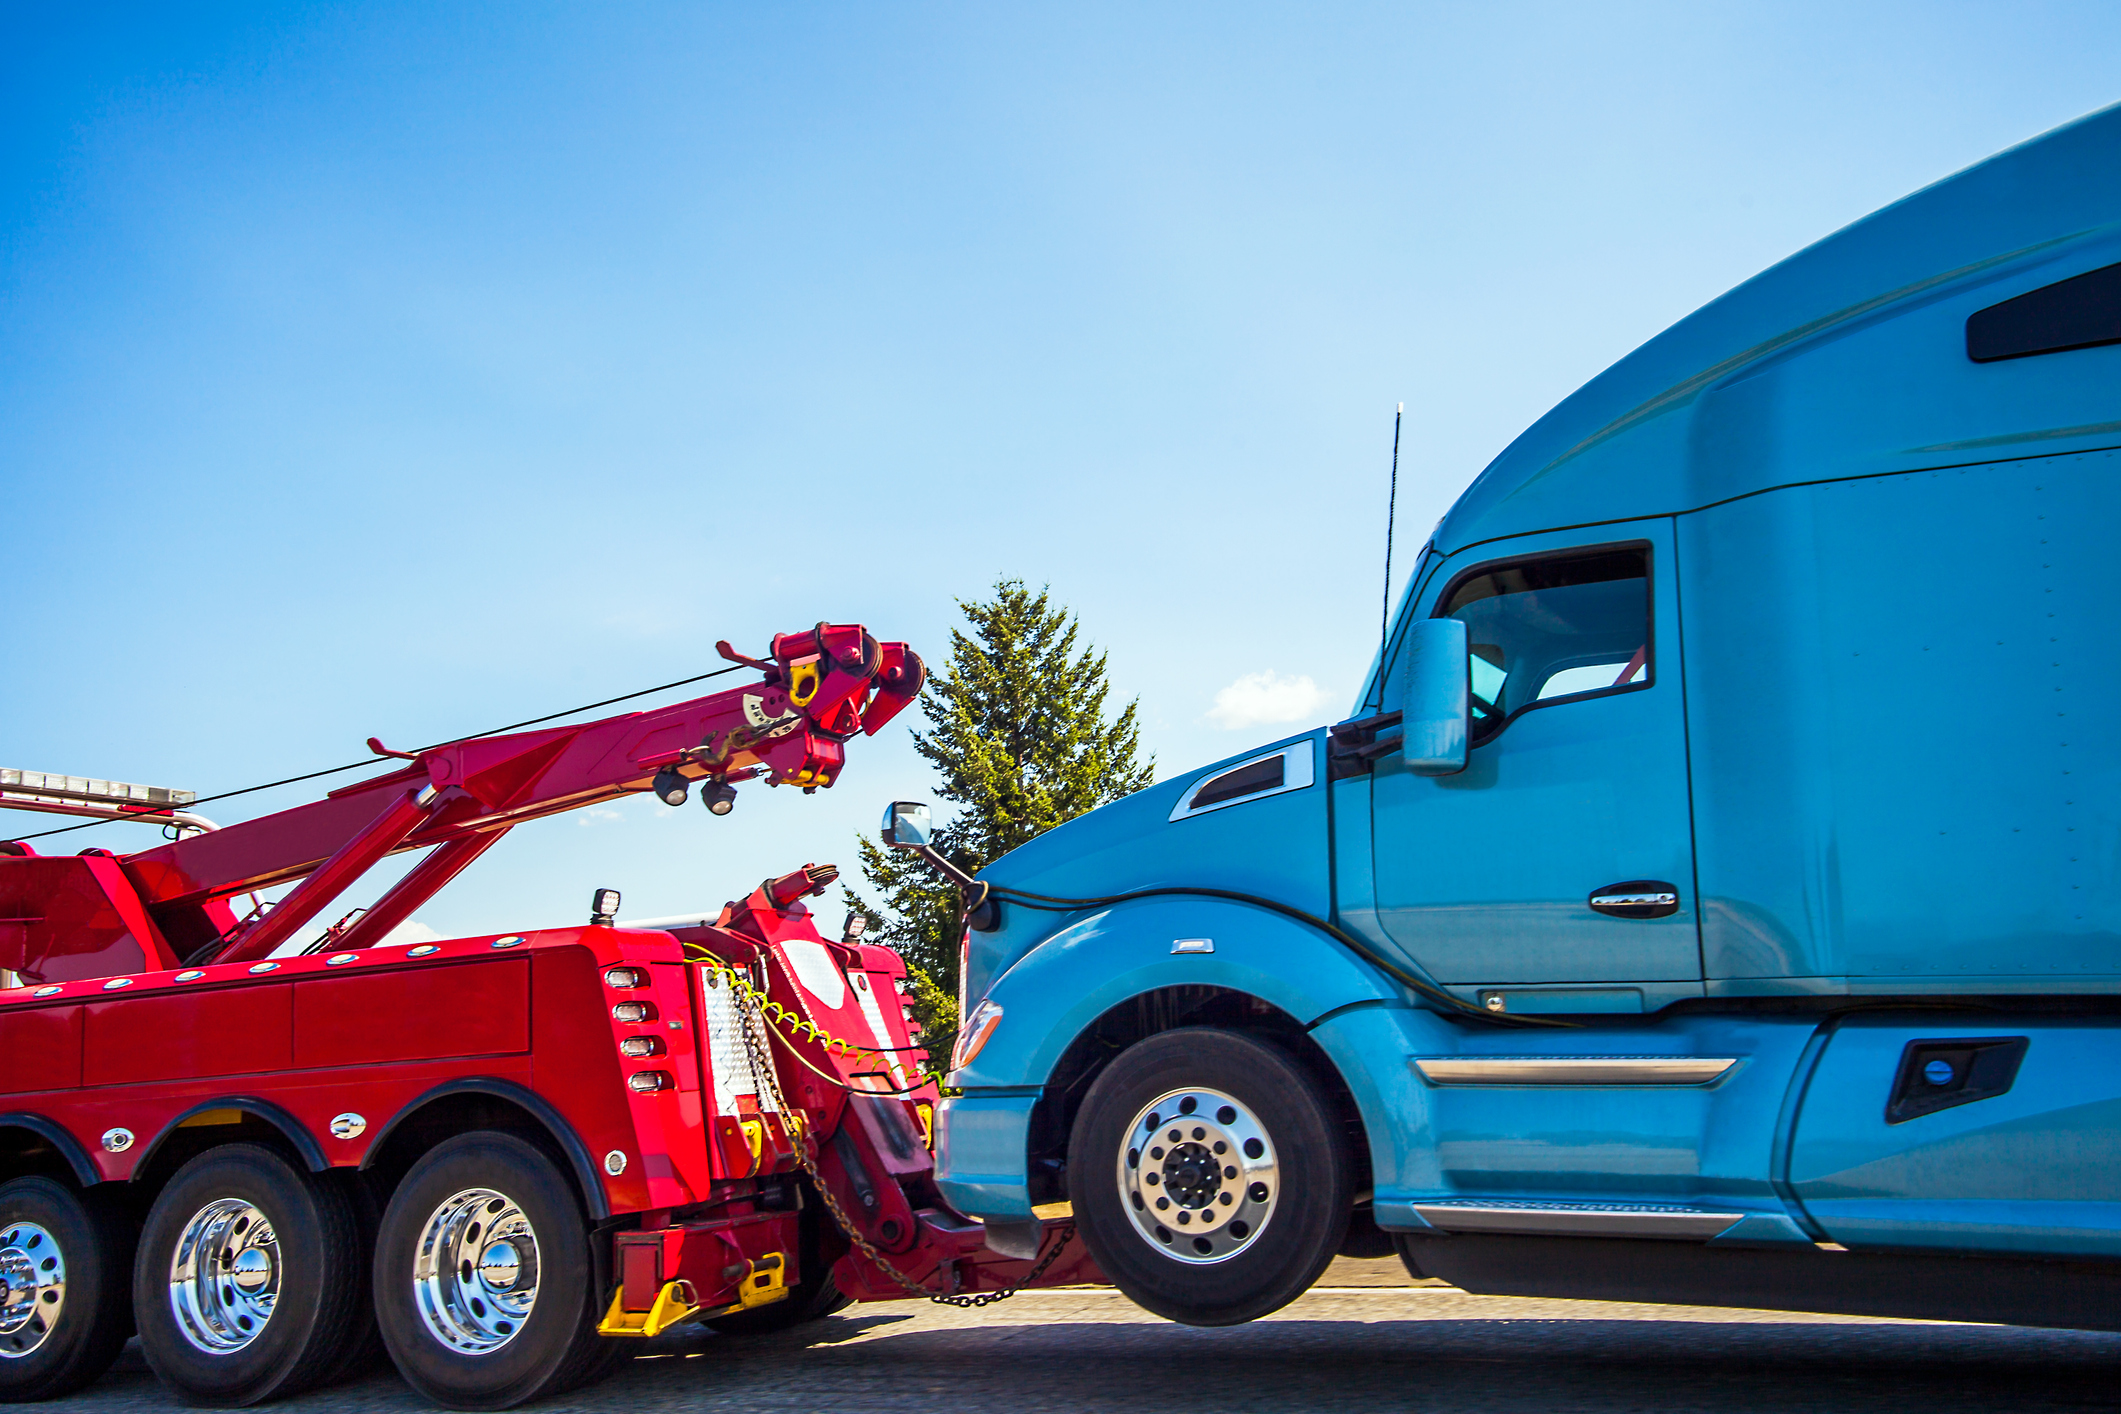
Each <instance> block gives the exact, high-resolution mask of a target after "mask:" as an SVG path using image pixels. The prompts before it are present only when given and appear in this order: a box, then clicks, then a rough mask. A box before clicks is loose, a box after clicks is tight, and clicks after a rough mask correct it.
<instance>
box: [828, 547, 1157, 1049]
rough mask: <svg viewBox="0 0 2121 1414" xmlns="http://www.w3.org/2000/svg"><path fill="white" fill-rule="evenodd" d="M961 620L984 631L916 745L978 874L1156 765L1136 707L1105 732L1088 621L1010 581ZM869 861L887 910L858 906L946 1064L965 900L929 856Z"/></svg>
mask: <svg viewBox="0 0 2121 1414" xmlns="http://www.w3.org/2000/svg"><path fill="white" fill-rule="evenodd" d="M958 607H959V608H960V609H962V610H963V611H964V614H965V619H966V621H967V625H968V627H969V628H970V630H971V631H970V633H969V634H968V633H966V632H964V631H960V630H953V631H952V633H951V635H950V661H949V664H948V666H947V667H945V668H944V669H943V670H942V671H941V672H939V673H937V674H935V675H934V676H933V677H931V678H930V679H929V683H928V689H927V691H926V692H925V693H924V694H923V695H922V697H921V704H920V705H921V713H922V715H923V716H925V717H926V718H927V719H928V721H929V723H930V726H931V729H930V730H929V731H926V732H921V731H916V732H914V733H913V744H914V748H915V749H916V750H917V751H919V752H920V754H921V755H922V756H923V757H925V758H926V759H927V761H928V762H929V764H931V765H933V766H934V767H935V769H936V772H937V774H938V777H939V780H938V782H937V785H936V788H935V794H936V796H937V797H938V798H939V799H941V800H943V801H947V802H948V803H950V804H952V805H955V806H957V807H958V810H957V813H956V816H955V818H953V819H952V820H951V822H950V823H949V824H948V825H945V826H942V827H941V828H939V829H938V830H937V831H936V838H935V840H934V845H935V848H936V849H937V850H938V851H940V852H941V853H942V854H943V855H944V856H945V857H946V858H948V859H949V860H950V861H951V862H952V863H953V864H956V865H957V866H958V867H959V868H961V869H963V870H965V871H966V872H967V873H972V874H976V873H978V872H979V871H980V870H981V869H983V868H985V867H986V866H987V865H988V864H991V863H992V862H993V861H995V860H997V859H999V858H1001V857H1002V856H1003V855H1004V854H1007V853H1008V852H1009V851H1010V850H1012V849H1014V848H1016V847H1017V846H1018V845H1020V844H1022V843H1024V842H1025V841H1026V840H1028V839H1031V838H1033V837H1034V836H1036V835H1039V834H1041V833H1043V832H1044V831H1046V830H1050V829H1052V828H1053V827H1054V826H1055V825H1058V824H1060V823H1061V822H1062V821H1064V820H1071V819H1073V818H1075V817H1076V816H1077V815H1080V814H1082V813H1083V812H1084V811H1087V810H1091V809H1094V808H1096V807H1097V806H1100V805H1103V804H1104V803H1105V802H1107V801H1111V800H1117V799H1119V798H1120V797H1121V796H1123V795H1127V794H1130V793H1132V792H1134V791H1137V790H1140V789H1141V788H1142V787H1143V786H1146V785H1148V784H1149V783H1150V782H1151V781H1153V780H1154V779H1155V778H1156V763H1155V761H1154V760H1153V759H1152V760H1147V761H1143V760H1139V759H1137V751H1138V749H1139V745H1140V743H1139V730H1138V728H1137V726H1136V723H1135V704H1134V703H1132V702H1130V703H1128V704H1127V705H1126V706H1125V707H1123V708H1121V709H1120V711H1119V713H1118V715H1117V716H1115V717H1113V718H1112V719H1111V720H1109V721H1108V720H1107V719H1106V715H1105V698H1106V695H1107V693H1108V690H1109V684H1108V683H1107V682H1106V680H1105V655H1104V654H1103V653H1100V652H1098V651H1096V650H1095V649H1094V648H1092V647H1091V646H1090V645H1088V644H1082V645H1081V646H1080V647H1078V638H1079V628H1078V625H1077V622H1076V618H1075V615H1073V614H1072V613H1070V612H1069V611H1068V610H1067V608H1066V607H1065V606H1063V605H1059V604H1055V603H1053V602H1052V597H1051V594H1050V592H1049V591H1048V590H1045V589H1041V590H1039V591H1038V593H1036V594H1033V593H1031V592H1030V591H1029V590H1028V589H1026V588H1025V587H1024V584H1023V581H1022V580H1016V579H1004V580H1001V581H998V582H997V583H996V584H995V586H994V597H993V598H992V599H990V600H986V601H975V602H969V603H968V602H966V601H965V600H962V599H961V600H959V601H958ZM861 861H862V872H863V874H864V875H865V876H866V877H867V878H868V880H869V884H870V887H871V888H872V889H874V890H875V892H876V895H877V896H878V897H879V899H880V900H881V904H882V906H881V908H878V907H872V906H871V905H869V904H868V903H866V902H865V901H864V900H863V899H862V898H860V897H859V896H857V895H856V894H855V893H854V892H853V891H852V890H849V891H848V892H847V903H848V905H849V906H850V907H852V908H855V909H857V910H859V911H860V912H862V913H864V914H866V915H867V916H868V918H869V921H870V927H871V928H872V929H873V930H874V934H873V936H875V937H876V938H877V939H878V941H881V942H883V943H885V944H887V945H889V946H891V947H893V948H896V949H897V950H898V951H899V952H900V953H901V954H903V955H904V956H905V958H906V962H907V970H908V972H909V973H910V974H911V977H912V983H913V996H912V998H911V1000H912V1002H913V1006H914V1014H915V1016H916V1018H917V1019H918V1020H919V1021H920V1022H921V1024H922V1025H923V1026H924V1027H925V1028H926V1029H927V1039H928V1040H930V1041H932V1042H933V1043H934V1044H935V1045H936V1047H937V1048H938V1050H937V1053H936V1054H935V1057H934V1059H935V1062H936V1063H937V1064H941V1063H942V1061H943V1059H944V1056H945V1055H947V1050H946V1049H944V1048H945V1047H947V1044H948V1041H949V1039H950V1037H951V1036H952V1035H953V1034H954V1033H955V1032H956V1030H957V983H958V976H957V973H958V939H959V937H960V936H961V927H962V925H961V924H960V922H959V918H960V912H959V910H960V908H961V903H960V900H959V898H958V892H957V889H956V888H955V887H954V886H952V885H951V884H949V883H948V882H946V881H945V880H942V879H940V878H938V877H937V876H936V874H935V872H934V871H933V870H932V869H930V868H929V867H928V866H927V865H926V864H925V863H924V862H922V861H921V859H920V858H919V857H917V856H915V855H912V854H907V853H902V852H899V851H895V850H885V849H882V848H880V847H878V846H877V845H876V844H875V843H873V842H872V841H870V840H869V839H867V838H864V839H863V840H862V841H861Z"/></svg>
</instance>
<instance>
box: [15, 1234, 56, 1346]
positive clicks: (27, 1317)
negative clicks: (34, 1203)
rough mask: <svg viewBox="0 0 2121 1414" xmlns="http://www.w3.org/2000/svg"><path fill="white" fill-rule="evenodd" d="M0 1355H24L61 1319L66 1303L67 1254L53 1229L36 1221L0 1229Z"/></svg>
mask: <svg viewBox="0 0 2121 1414" xmlns="http://www.w3.org/2000/svg"><path fill="white" fill-rule="evenodd" d="M0 1281H4V1282H5V1283H6V1290H5V1294H4V1296H0V1359H8V1360H19V1359H20V1358H22V1357H23V1356H25V1355H27V1354H29V1353H30V1352H31V1351H33V1350H35V1349H37V1347H39V1346H41V1345H43V1344H44V1342H45V1339H46V1338H47V1337H49V1336H50V1335H51V1333H52V1329H53V1327H54V1326H56V1325H57V1324H58V1322H59V1313H60V1311H62V1310H64V1309H65V1306H66V1258H65V1257H64V1255H63V1254H61V1253H60V1251H59V1244H58V1242H57V1241H56V1240H54V1238H53V1237H52V1235H51V1233H50V1232H48V1231H46V1230H45V1229H44V1228H43V1227H40V1226H39V1225H38V1224H36V1223H29V1222H23V1223H11V1224H9V1225H8V1226H7V1227H6V1228H5V1229H4V1230H0Z"/></svg>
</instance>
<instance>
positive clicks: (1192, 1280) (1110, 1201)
mask: <svg viewBox="0 0 2121 1414" xmlns="http://www.w3.org/2000/svg"><path fill="white" fill-rule="evenodd" d="M1350 1183H1351V1178H1350V1165H1349V1162H1348V1156H1347V1152H1346V1147H1345V1141H1344V1140H1343V1138H1342V1136H1341V1133H1340V1127H1339V1126H1338V1125H1336V1124H1335V1123H1334V1121H1333V1118H1332V1107H1331V1105H1330V1104H1329V1103H1328V1102H1327V1099H1326V1096H1325V1094H1324V1093H1323V1091H1322V1090H1321V1088H1320V1086H1319V1085H1318V1083H1317V1082H1316V1081H1315V1080H1313V1079H1312V1078H1311V1076H1310V1075H1309V1074H1308V1073H1306V1072H1305V1070H1304V1069H1303V1067H1301V1066H1300V1065H1298V1064H1297V1063H1296V1062H1295V1061H1293V1060H1292V1059H1291V1058H1290V1057H1289V1056H1288V1055H1287V1054H1286V1053H1285V1052H1283V1051H1282V1050H1280V1049H1279V1048H1277V1047H1275V1046H1274V1045H1272V1044H1271V1043H1269V1042H1266V1041H1263V1040H1260V1039H1258V1038H1256V1037H1253V1036H1248V1035H1243V1034H1240V1033H1237V1032H1233V1031H1219V1030H1214V1029H1210V1028H1207V1027H1188V1028H1185V1029H1182V1030H1177V1031H1166V1032H1163V1033H1161V1034H1159V1035H1155V1036H1151V1037H1150V1038H1149V1039H1147V1040H1146V1041H1141V1042H1138V1043H1137V1044H1135V1045H1133V1046H1131V1047H1129V1048H1128V1049H1126V1050H1125V1051H1122V1052H1121V1053H1120V1054H1119V1056H1118V1058H1117V1059H1115V1060H1114V1061H1113V1062H1112V1063H1111V1064H1110V1065H1109V1066H1107V1067H1106V1068H1105V1071H1104V1073H1103V1074H1102V1075H1100V1076H1098V1078H1097V1081H1096V1083H1094V1084H1093V1085H1091V1087H1090V1093H1089V1094H1088V1095H1086V1096H1084V1097H1083V1105H1082V1108H1081V1109H1080V1110H1079V1111H1077V1113H1076V1116H1075V1126H1074V1129H1073V1131H1072V1132H1071V1133H1070V1135H1069V1138H1068V1190H1069V1198H1070V1199H1071V1201H1072V1202H1073V1203H1074V1207H1075V1222H1076V1227H1077V1228H1078V1230H1079V1231H1080V1232H1081V1233H1082V1236H1083V1241H1084V1242H1085V1243H1086V1244H1087V1245H1088V1247H1089V1249H1090V1254H1091V1255H1092V1256H1093V1257H1095V1258H1096V1259H1097V1264H1098V1266H1099V1267H1100V1268H1102V1269H1103V1271H1104V1273H1105V1275H1106V1276H1107V1277H1109V1278H1110V1279H1111V1281H1112V1284H1113V1285H1114V1286H1117V1287H1118V1288H1119V1289H1120V1290H1121V1291H1122V1292H1124V1293H1126V1294H1127V1296H1129V1297H1130V1298H1132V1299H1133V1300H1134V1302H1135V1303H1136V1304H1137V1305H1139V1306H1142V1307H1145V1308H1146V1309H1148V1310H1150V1311H1154V1312H1155V1313H1156V1314H1157V1315H1159V1316H1165V1317H1168V1318H1169V1319H1171V1320H1174V1321H1182V1322H1184V1323H1185V1324H1187V1325H1190V1326H1227V1325H1235V1324H1237V1323H1238V1322H1240V1321H1249V1320H1252V1319H1253V1318H1254V1317H1257V1316H1264V1315H1266V1314H1267V1313H1268V1312H1269V1311H1273V1310H1277V1309H1279V1308H1280V1307H1282V1306H1285V1305H1287V1304H1288V1303H1289V1302H1290V1301H1293V1300H1294V1299H1295V1298H1296V1297H1298V1296H1300V1295H1302V1294H1303V1293H1304V1292H1305V1291H1306V1290H1308V1289H1309V1288H1310V1286H1311V1284H1312V1283H1313V1282H1315V1281H1317V1280H1318V1277H1319V1274H1320V1273H1321V1272H1323V1271H1325V1269H1326V1264H1327V1263H1328V1262H1330V1261H1332V1260H1333V1254H1334V1252H1335V1250H1336V1249H1338V1248H1339V1246H1340V1243H1341V1238H1342V1235H1343V1234H1344V1233H1345V1232H1346V1230H1347V1226H1348V1211H1349V1206H1350V1203H1351V1201H1352V1194H1351V1191H1350Z"/></svg>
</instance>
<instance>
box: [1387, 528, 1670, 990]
mask: <svg viewBox="0 0 2121 1414" xmlns="http://www.w3.org/2000/svg"><path fill="white" fill-rule="evenodd" d="M1672 540H1673V536H1672V526H1671V522H1670V520H1669V519H1667V518H1659V519H1655V520H1648V521H1640V522H1630V523H1627V524H1624V525H1609V526H1602V527H1598V528H1597V529H1595V530H1580V531H1574V532H1563V533H1546V534H1540V535H1529V536H1521V537H1517V538H1515V539H1512V540H1505V541H1501V542H1498V543H1490V544H1487V545H1483V546H1479V547H1476V548H1473V549H1468V550H1463V551H1460V552H1459V553H1457V554H1456V555H1453V556H1451V557H1450V558H1449V559H1448V560H1446V561H1444V562H1443V564H1442V565H1441V566H1439V567H1438V569H1437V570H1436V572H1435V573H1434V574H1433V575H1432V576H1431V577H1430V579H1429V583H1428V585H1427V587H1425V588H1424V590H1423V592H1422V597H1421V598H1420V599H1418V600H1416V603H1417V605H1418V606H1419V607H1418V608H1417V609H1416V612H1417V613H1420V614H1423V615H1424V616H1438V615H1448V616H1450V617H1455V618H1460V619H1463V620H1465V622H1466V624H1467V627H1468V638H1469V640H1470V643H1471V647H1472V664H1471V666H1472V674H1473V693H1474V704H1473V747H1472V750H1471V753H1470V756H1469V765H1468V766H1467V768H1466V770H1465V771H1464V772H1463V773H1461V774H1459V775H1456V776H1419V775H1415V774H1413V773H1411V772H1409V771H1408V770H1407V769H1406V768H1405V766H1404V764H1403V763H1402V762H1401V761H1400V759H1399V758H1398V757H1397V756H1390V757H1386V758H1385V759H1384V760H1383V761H1382V762H1381V763H1380V764H1379V766H1378V769H1377V772H1376V775H1375V777H1374V779H1373V782H1372V794H1371V811H1372V835H1371V840H1372V849H1373V867H1374V869H1375V881H1376V899H1377V907H1378V912H1379V915H1380V921H1381V922H1382V924H1383V926H1384V927H1385V929H1386V930H1387V931H1388V932H1389V933H1390V934H1391V936H1392V937H1393V939H1394V941H1396V942H1397V943H1399V944H1400V946H1401V947H1403V948H1404V949H1405V950H1406V951H1407V953H1408V954H1409V955H1410V956H1412V957H1413V958H1414V959H1415V960H1416V961H1417V962H1419V963H1420V964H1421V966H1423V967H1424V968H1425V969H1427V971H1428V972H1429V973H1430V975H1431V976H1433V977H1435V978H1436V979H1437V980H1439V981H1441V982H1443V983H1445V984H1446V985H1449V986H1452V987H1454V988H1458V989H1461V990H1465V989H1471V991H1472V992H1473V993H1474V994H1475V995H1476V996H1478V997H1479V998H1480V999H1481V1000H1482V1001H1483V1002H1484V1003H1485V1004H1486V1005H1488V1006H1490V1007H1493V1008H1498V1009H1505V1010H1516V1011H1522V1010H1550V1011H1551V1010H1601V1011H1603V1010H1610V1011H1636V1010H1643V1009H1651V1008H1654V1007H1655V1006H1658V1005H1663V1004H1665V1003H1666V1002H1668V1001H1670V1000H1673V999H1675V997H1676V996H1679V995H1697V994H1698V993H1699V990H1700V979H1701V953H1700V943H1699V938H1698V931H1697V928H1696V923H1695V917H1696V915H1695V911H1694V898H1693V883H1694V856H1693V838H1692V825H1691V819H1690V813H1689V802H1688V794H1687V790H1688V787H1687V751H1686V720H1685V711H1684V700H1683V697H1682V693H1681V687H1680V672H1679V605H1678V598H1677V588H1676V584H1677V576H1676V575H1675V574H1674V573H1673V572H1672V569H1673V566H1672V555H1673V549H1672ZM1387 701H1388V702H1390V701H1392V698H1390V697H1388V698H1387ZM1594 899H1597V900H1601V902H1600V904H1599V907H1598V908H1594V907H1593V902H1594ZM1615 899H1635V900H1637V901H1636V902H1633V903H1621V902H1615V901H1614V900H1615ZM1644 900H1647V901H1644ZM1547 984H1564V985H1562V986H1559V987H1557V988H1556V989H1555V990H1554V991H1552V992H1549V993H1545V994H1542V993H1541V992H1540V990H1539V989H1540V988H1541V987H1542V986H1544V985H1547ZM1584 984H1610V985H1609V986H1607V987H1602V988H1601V987H1595V986H1594V987H1586V986H1585V985H1584ZM1646 984H1650V985H1646ZM1656 984H1662V985H1656ZM1675 984H1676V985H1675ZM1528 988H1529V989H1530V990H1527V989H1528Z"/></svg>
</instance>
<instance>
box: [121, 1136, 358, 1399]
mask: <svg viewBox="0 0 2121 1414" xmlns="http://www.w3.org/2000/svg"><path fill="white" fill-rule="evenodd" d="M361 1257H362V1252H361V1243H360V1235H359V1230H358V1228H357V1227H356V1224H355V1221H354V1213H353V1209H352V1206H351V1205H350V1204H349V1203H348V1202H347V1199H346V1194H345V1190H344V1188H343V1187H342V1186H341V1185H340V1184H339V1183H338V1182H336V1181H335V1180H334V1177H333V1176H332V1175H324V1174H310V1173H306V1172H304V1171H302V1170H301V1169H299V1168H297V1167H296V1166H295V1165H294V1163H293V1162H291V1161H290V1160H288V1159H287V1158H285V1157H283V1156H282V1155H281V1154H279V1153H278V1152H276V1151H274V1150H272V1149H267V1148H265V1147H263V1146H261V1145H257V1144H224V1145H221V1146H219V1147H218V1148H213V1149H209V1150H207V1151H206V1152H205V1153H203V1154H201V1155H199V1156H198V1157H197V1158H195V1159H193V1160H192V1161H191V1162H189V1163H187V1164H186V1165H184V1167H183V1168H180V1169H178V1170H177V1172H176V1176H175V1177H173V1178H171V1179H170V1181H169V1183H168V1185H167V1186H166V1187H164V1188H163V1190H162V1192H161V1195H160V1196H159V1197H157V1198H156V1199H155V1205H154V1207H153V1208H151V1209H150V1210H149V1211H148V1215H147V1223H146V1225H145V1227H143V1228H142V1230H141V1233H140V1251H139V1256H138V1258H137V1259H136V1260H135V1262H134V1264H133V1315H134V1319H135V1320H136V1321H137V1322H138V1324H139V1328H140V1350H141V1353H142V1354H143V1355H145V1356H146V1357H147V1363H148V1365H149V1367H150V1368H152V1369H153V1370H154V1372H155V1373H156V1374H157V1375H158V1376H160V1377H161V1379H162V1382H163V1383H164V1384H166V1385H168V1386H169V1387H170V1388H172V1389H174V1390H175V1391H176V1392H177V1393H178V1394H180V1395H182V1396H183V1397H184V1398H185V1399H187V1400H189V1401H190V1402H192V1403H194V1404H211V1405H238V1406H240V1405H250V1404H256V1403H259V1402H260V1401H262V1400H267V1399H274V1398H279V1397H283V1396H286V1395H291V1394H298V1393H300V1392H301V1391H303V1390H306V1389H309V1388H311V1387H313V1386H315V1385H317V1384H319V1383H321V1382H322V1381H323V1380H324V1379H326V1378H327V1377H329V1376H330V1375H331V1373H332V1372H333V1371H334V1370H335V1369H337V1368H338V1367H340V1366H341V1365H342V1364H343V1363H344V1360H345V1355H346V1350H347V1347H348V1343H349V1342H352V1341H357V1340H359V1339H361V1338H362V1337H363V1336H364V1335H365V1333H366V1330H367V1322H368V1313H367V1312H366V1311H364V1310H362V1309H361V1304H360V1292H361V1280H360V1264H361Z"/></svg>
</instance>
